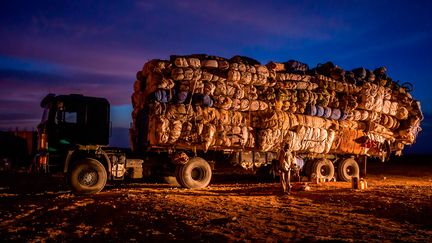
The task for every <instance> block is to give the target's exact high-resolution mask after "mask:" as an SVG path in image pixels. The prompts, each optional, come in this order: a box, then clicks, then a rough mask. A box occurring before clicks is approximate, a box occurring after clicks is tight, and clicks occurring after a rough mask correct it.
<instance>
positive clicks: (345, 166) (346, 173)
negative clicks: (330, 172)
mask: <svg viewBox="0 0 432 243" xmlns="http://www.w3.org/2000/svg"><path fill="white" fill-rule="evenodd" d="M337 174H338V178H339V180H341V181H351V179H352V177H353V176H355V177H359V175H360V167H359V165H358V163H357V162H356V161H355V160H354V159H353V158H348V159H345V160H343V161H341V162H340V163H339V165H338V168H337Z"/></svg>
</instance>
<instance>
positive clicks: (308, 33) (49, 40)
mask: <svg viewBox="0 0 432 243" xmlns="http://www.w3.org/2000/svg"><path fill="white" fill-rule="evenodd" d="M431 13H432V2H431V1H427V0H424V1H422V0H418V1H376V0H375V1H355V0H353V1H342V0H341V1H299V0H297V1H246V0H245V1H216V0H211V1H192V0H182V1H168V0H162V1H153V0H152V1H2V2H1V3H0V23H1V25H0V36H1V45H0V130H9V129H15V128H16V127H18V128H20V129H24V128H27V129H32V128H35V127H36V125H37V123H38V121H39V119H40V116H41V112H42V111H41V108H40V107H39V101H40V99H41V98H43V97H44V96H45V94H46V93H48V92H52V93H56V94H63V93H82V94H85V95H90V96H101V97H106V98H108V99H109V101H110V102H111V104H112V105H113V109H112V113H113V114H112V119H113V121H114V124H113V125H114V126H115V127H124V128H127V127H129V123H130V120H131V119H130V114H129V113H130V109H131V108H130V104H129V103H130V95H131V92H132V84H133V82H134V76H135V73H136V71H137V70H139V69H140V68H141V67H142V65H143V64H144V63H145V62H146V61H148V60H150V59H153V58H161V59H167V58H168V57H169V55H171V54H191V53H208V54H213V55H219V56H224V57H231V56H233V55H236V54H239V55H245V56H250V57H253V58H255V59H257V60H259V61H261V62H262V63H267V62H268V61H269V60H274V61H287V60H289V59H298V60H300V61H303V62H306V63H308V64H309V65H310V66H315V65H316V64H318V63H323V62H326V61H328V60H331V61H333V62H335V63H336V64H338V65H339V66H341V67H343V68H345V69H352V68H356V67H359V66H364V67H366V68H370V69H373V68H376V67H378V66H386V67H387V68H388V70H389V75H390V76H391V77H393V78H394V79H396V80H401V81H403V82H405V81H410V82H412V83H413V84H414V88H415V89H414V92H413V96H414V97H415V98H417V99H419V100H420V101H421V102H422V106H423V110H424V113H426V114H427V116H428V117H430V115H428V114H432V98H431V97H432V96H431V95H429V93H430V92H431V91H432V89H431V88H432V84H431V83H432V82H431V80H430V77H431V76H432V75H431V74H430V72H431V67H432V58H431V56H432V47H431V43H432V14H431ZM423 124H424V125H423V127H425V129H426V130H427V129H429V130H430V129H431V128H430V126H431V124H430V119H429V120H426V121H425V122H424V123H423ZM429 134H430V133H429Z"/></svg>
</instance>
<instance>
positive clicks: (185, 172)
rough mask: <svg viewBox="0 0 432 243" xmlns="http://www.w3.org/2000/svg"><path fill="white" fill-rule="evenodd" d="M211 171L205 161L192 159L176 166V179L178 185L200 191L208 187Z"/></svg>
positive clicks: (197, 158) (196, 158)
mask: <svg viewBox="0 0 432 243" xmlns="http://www.w3.org/2000/svg"><path fill="white" fill-rule="evenodd" d="M211 177H212V170H211V167H210V165H209V163H208V162H207V161H205V160H204V159H203V158H200V157H194V158H192V159H190V160H189V162H187V163H186V164H184V165H180V166H177V169H176V178H177V181H178V182H179V184H180V185H182V186H183V187H186V188H189V189H200V188H204V187H206V186H208V184H210V180H211Z"/></svg>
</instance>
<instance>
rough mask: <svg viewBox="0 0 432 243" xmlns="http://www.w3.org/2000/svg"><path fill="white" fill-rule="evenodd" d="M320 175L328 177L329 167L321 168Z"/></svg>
mask: <svg viewBox="0 0 432 243" xmlns="http://www.w3.org/2000/svg"><path fill="white" fill-rule="evenodd" d="M320 173H321V175H322V176H329V175H330V167H329V166H328V165H323V166H321V169H320Z"/></svg>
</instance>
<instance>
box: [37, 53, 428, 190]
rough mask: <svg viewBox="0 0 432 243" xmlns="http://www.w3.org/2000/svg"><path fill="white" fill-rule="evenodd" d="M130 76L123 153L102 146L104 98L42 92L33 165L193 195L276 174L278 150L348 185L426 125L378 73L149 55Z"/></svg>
mask: <svg viewBox="0 0 432 243" xmlns="http://www.w3.org/2000/svg"><path fill="white" fill-rule="evenodd" d="M136 76H137V80H136V81H135V82H134V86H133V90H134V91H133V93H132V97H131V99H132V105H133V112H132V127H131V128H130V141H131V147H130V148H112V147H109V146H108V144H109V136H110V131H111V127H110V126H111V121H110V104H109V102H108V100H107V99H105V98H96V97H88V96H84V95H77V94H71V95H54V94H49V95H47V96H46V97H45V98H44V99H43V100H42V102H41V107H42V108H44V115H43V118H42V121H41V123H40V124H39V126H38V153H37V155H36V158H35V163H36V164H37V168H39V170H41V171H45V172H53V171H61V172H63V173H65V174H67V175H68V179H69V183H70V185H71V187H72V189H73V191H74V192H75V193H78V194H90V193H96V192H99V191H101V190H102V189H103V188H104V186H105V184H106V181H107V180H124V179H125V178H128V177H129V178H135V179H137V178H142V177H144V176H149V175H162V176H172V177H175V181H176V182H178V183H179V184H180V185H181V186H183V187H186V188H191V189H199V188H204V187H206V186H207V185H208V184H209V183H210V181H211V177H212V171H213V170H214V169H217V168H218V167H219V166H223V165H228V166H241V167H243V168H244V169H246V170H251V171H256V170H259V169H263V168H273V166H274V165H275V164H276V163H275V162H276V161H277V159H278V157H279V155H280V153H281V150H282V148H283V147H284V146H285V147H288V148H289V152H290V153H292V155H293V161H292V162H293V168H295V172H296V173H297V174H300V173H302V174H304V175H306V176H308V177H309V178H310V179H312V180H314V179H317V180H324V181H330V180H336V179H338V180H342V181H349V180H351V179H352V178H353V177H358V176H359V175H360V174H365V173H366V161H367V158H368V157H378V158H380V159H382V160H383V161H385V160H387V159H388V157H389V156H390V154H392V153H396V154H401V152H402V150H403V148H404V146H406V145H409V144H413V143H414V142H415V138H416V136H417V134H418V132H419V131H420V130H421V129H420V121H421V120H422V119H423V115H422V113H421V108H420V103H419V102H418V101H416V100H414V99H413V98H412V96H411V95H410V93H409V92H410V86H408V85H399V84H398V83H397V82H395V81H393V80H392V79H391V78H390V77H388V76H387V75H386V73H385V69H383V68H378V69H376V70H374V71H370V70H366V69H362V68H359V69H356V70H352V71H346V72H345V71H344V70H343V69H341V68H340V67H338V66H336V65H334V64H332V63H326V64H324V65H320V66H317V67H316V68H313V69H309V67H308V66H307V65H306V64H303V63H300V62H297V61H292V60H290V61H288V62H285V63H277V62H270V63H268V64H267V65H261V64H260V63H259V62H257V61H255V60H253V59H251V58H247V57H240V56H235V57H233V58H231V59H225V58H222V57H216V56H208V55H203V54H199V55H189V56H171V57H170V60H151V61H149V62H147V63H146V64H145V65H144V67H143V69H142V70H140V71H138V73H137V75H136Z"/></svg>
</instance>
